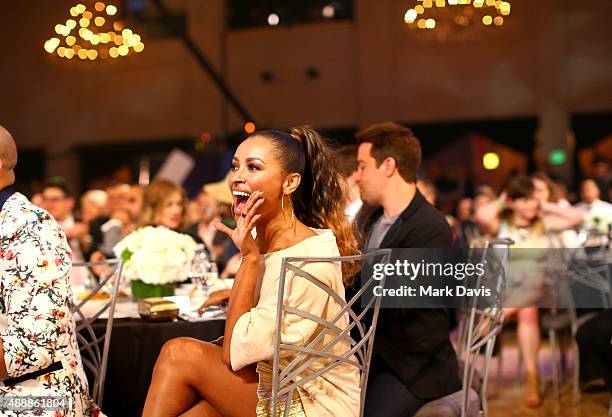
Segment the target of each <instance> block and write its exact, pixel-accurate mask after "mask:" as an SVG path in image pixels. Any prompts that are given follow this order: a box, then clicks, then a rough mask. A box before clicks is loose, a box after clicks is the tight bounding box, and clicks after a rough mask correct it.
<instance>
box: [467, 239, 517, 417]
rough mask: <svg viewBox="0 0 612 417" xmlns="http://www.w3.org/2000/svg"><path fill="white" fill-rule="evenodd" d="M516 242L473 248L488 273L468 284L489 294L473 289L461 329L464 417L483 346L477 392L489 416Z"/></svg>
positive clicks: (472, 254)
mask: <svg viewBox="0 0 612 417" xmlns="http://www.w3.org/2000/svg"><path fill="white" fill-rule="evenodd" d="M513 243H514V242H513V241H512V240H510V239H495V240H490V241H485V242H483V244H482V247H481V248H477V246H478V245H477V244H476V245H475V246H474V247H473V248H471V252H470V260H471V262H480V263H483V264H484V266H485V269H484V270H485V274H484V275H482V276H478V277H477V278H476V279H475V280H472V281H471V282H468V283H466V286H469V287H470V289H473V290H480V289H482V288H485V289H488V290H489V291H490V295H488V296H485V295H484V294H483V293H482V292H478V291H474V295H472V296H469V297H467V298H466V304H467V306H468V312H467V314H466V315H465V322H464V323H463V325H462V330H460V345H461V349H460V358H462V359H463V360H464V368H463V381H462V390H463V393H462V394H463V395H462V402H461V416H462V417H466V416H467V412H468V403H469V392H470V389H471V387H472V383H473V381H474V375H475V373H476V365H477V359H478V357H479V356H480V354H481V351H482V350H483V349H484V358H483V359H484V360H483V365H482V383H481V384H480V389H479V393H478V395H479V397H480V407H481V413H482V414H483V415H484V416H485V417H487V416H488V406H487V397H486V392H487V380H488V372H489V363H490V361H491V356H492V355H493V348H494V346H495V339H496V337H497V335H498V334H499V333H500V332H501V329H502V326H503V322H504V315H503V303H502V295H503V291H504V289H505V286H506V279H507V274H508V265H509V259H510V258H509V247H510V246H511V245H512V244H513ZM477 249H479V250H477ZM461 333H463V335H462V334H461Z"/></svg>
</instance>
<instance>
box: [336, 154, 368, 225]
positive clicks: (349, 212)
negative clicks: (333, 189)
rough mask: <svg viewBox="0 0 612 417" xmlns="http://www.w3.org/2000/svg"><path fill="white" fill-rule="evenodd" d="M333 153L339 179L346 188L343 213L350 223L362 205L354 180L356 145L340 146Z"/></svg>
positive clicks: (355, 172)
mask: <svg viewBox="0 0 612 417" xmlns="http://www.w3.org/2000/svg"><path fill="white" fill-rule="evenodd" d="M335 154H336V158H337V160H336V162H337V164H338V171H340V180H341V183H342V184H343V185H344V187H345V188H346V192H345V194H346V202H345V207H346V208H345V210H344V214H346V217H347V218H348V219H349V222H351V223H352V222H353V221H354V220H355V217H356V216H357V213H359V210H361V207H362V206H363V201H361V196H360V195H359V186H358V185H357V183H356V182H355V178H356V176H357V162H356V161H357V145H346V146H342V147H341V148H339V149H337V150H336V152H335Z"/></svg>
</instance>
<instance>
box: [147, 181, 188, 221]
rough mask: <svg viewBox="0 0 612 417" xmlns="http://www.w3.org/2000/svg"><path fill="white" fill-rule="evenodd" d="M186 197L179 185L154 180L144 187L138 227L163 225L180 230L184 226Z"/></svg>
mask: <svg viewBox="0 0 612 417" xmlns="http://www.w3.org/2000/svg"><path fill="white" fill-rule="evenodd" d="M186 215H187V197H186V195H185V191H184V190H183V188H181V186H180V185H177V184H175V183H173V182H171V181H168V180H164V179H160V180H155V181H153V182H152V183H151V184H149V185H148V186H147V187H146V188H145V189H144V194H143V199H142V209H141V211H140V215H139V217H138V227H146V226H164V227H167V228H168V229H172V230H175V231H180V230H182V229H183V227H184V226H185V221H186Z"/></svg>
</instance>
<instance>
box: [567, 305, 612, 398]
mask: <svg viewBox="0 0 612 417" xmlns="http://www.w3.org/2000/svg"><path fill="white" fill-rule="evenodd" d="M576 341H577V342H578V349H579V351H580V371H581V372H580V373H581V374H587V373H588V374H590V375H592V376H595V375H596V376H597V377H601V378H603V379H604V381H605V382H606V387H607V389H608V392H609V393H610V394H611V395H612V310H606V311H603V312H601V313H599V314H597V316H595V317H593V318H591V319H590V320H589V321H587V322H586V323H584V324H582V325H581V326H580V327H579V328H578V333H577V334H576ZM587 370H590V372H585V371H587ZM611 405H612V400H611Z"/></svg>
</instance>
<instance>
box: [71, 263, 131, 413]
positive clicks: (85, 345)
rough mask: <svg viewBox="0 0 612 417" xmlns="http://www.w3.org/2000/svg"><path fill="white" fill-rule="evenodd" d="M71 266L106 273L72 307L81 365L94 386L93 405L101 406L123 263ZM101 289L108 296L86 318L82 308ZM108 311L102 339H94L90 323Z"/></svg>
mask: <svg viewBox="0 0 612 417" xmlns="http://www.w3.org/2000/svg"><path fill="white" fill-rule="evenodd" d="M72 267H73V268H87V270H88V271H91V269H92V268H95V267H105V268H104V269H105V271H104V272H103V274H102V276H101V277H100V279H99V281H98V283H97V284H96V285H95V287H94V288H93V290H92V291H91V293H90V294H89V295H88V296H87V297H86V298H85V299H83V300H82V301H81V302H79V303H78V304H77V305H75V306H74V312H73V314H74V315H75V316H76V320H77V326H76V334H77V340H78V343H79V348H80V351H81V360H82V362H83V365H85V367H86V368H87V369H88V370H89V371H90V372H91V374H92V375H93V385H92V386H91V387H90V391H91V396H92V398H93V400H94V401H95V402H96V404H98V405H99V406H100V407H101V406H102V401H103V400H104V382H105V379H106V366H107V363H108V351H109V348H110V341H111V334H112V330H113V316H114V312H115V304H116V302H117V294H118V292H119V285H120V284H121V272H122V269H123V262H122V261H121V260H119V259H108V260H105V261H100V262H78V263H77V262H75V263H74V264H73V265H72ZM103 288H104V290H105V291H108V292H110V297H109V298H108V299H106V300H104V302H103V303H100V305H99V306H97V308H96V309H95V310H96V311H95V313H94V314H93V315H91V314H88V315H86V314H85V313H84V308H85V306H86V305H87V304H88V303H89V302H90V301H91V300H92V298H93V297H94V296H95V295H96V294H98V293H99V292H100V291H101V290H102V289H103ZM107 310H108V319H107V320H106V331H105V332H104V333H103V334H102V335H101V336H97V335H96V333H95V331H94V329H93V323H94V322H95V321H96V320H98V319H99V318H100V316H101V315H102V314H103V313H104V312H105V311H107ZM100 344H102V350H100Z"/></svg>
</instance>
